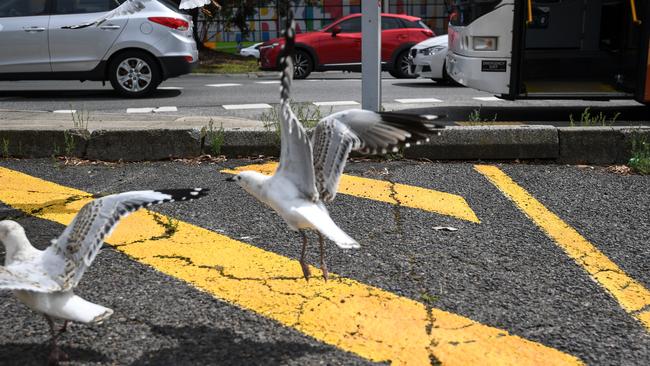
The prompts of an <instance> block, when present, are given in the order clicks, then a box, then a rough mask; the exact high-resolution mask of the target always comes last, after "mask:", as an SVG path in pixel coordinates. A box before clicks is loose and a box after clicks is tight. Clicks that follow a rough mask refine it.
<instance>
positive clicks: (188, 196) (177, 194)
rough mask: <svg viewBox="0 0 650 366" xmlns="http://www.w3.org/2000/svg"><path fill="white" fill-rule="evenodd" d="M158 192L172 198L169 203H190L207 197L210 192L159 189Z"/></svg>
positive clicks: (188, 189) (204, 190)
mask: <svg viewBox="0 0 650 366" xmlns="http://www.w3.org/2000/svg"><path fill="white" fill-rule="evenodd" d="M156 192H160V193H162V194H167V195H169V196H171V197H170V198H169V201H189V200H195V199H198V198H201V197H204V196H207V195H208V192H210V190H209V189H207V188H187V189H158V190H156Z"/></svg>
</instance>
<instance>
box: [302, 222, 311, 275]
mask: <svg viewBox="0 0 650 366" xmlns="http://www.w3.org/2000/svg"><path fill="white" fill-rule="evenodd" d="M300 235H302V253H301V254H300V267H302V274H303V275H304V276H305V280H307V281H309V276H311V273H309V265H307V262H305V252H306V251H307V235H305V231H304V230H300Z"/></svg>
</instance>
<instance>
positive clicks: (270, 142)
mask: <svg viewBox="0 0 650 366" xmlns="http://www.w3.org/2000/svg"><path fill="white" fill-rule="evenodd" d="M643 138H645V139H646V140H648V141H650V127H553V126H468V127H456V126H454V127H449V128H447V129H445V130H441V132H440V135H439V136H435V135H434V136H432V137H431V141H430V142H428V143H426V144H422V145H417V146H412V147H410V148H408V149H406V150H405V152H404V154H405V156H406V157H408V158H427V159H431V160H515V159H522V160H532V159H545V160H549V161H554V162H558V163H571V164H576V163H579V164H620V163H626V162H627V161H628V160H629V158H630V154H631V149H632V141H633V140H635V139H643ZM279 150H280V144H279V135H278V134H277V133H275V132H273V131H266V130H248V131H241V130H222V131H216V132H212V133H210V134H207V135H206V134H205V133H203V134H202V132H201V131H200V130H198V129H178V130H169V129H148V130H95V131H73V130H69V131H61V130H24V131H20V130H4V131H3V130H0V156H1V157H6V156H10V157H19V158H42V157H51V156H56V155H66V156H75V157H79V158H86V159H92V160H106V161H118V160H123V161H139V160H163V159H168V158H172V157H175V158H192V157H196V156H198V155H201V154H212V155H217V154H224V155H226V156H229V157H237V156H256V155H265V156H277V155H278V154H279Z"/></svg>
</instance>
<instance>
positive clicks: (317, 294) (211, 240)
mask: <svg viewBox="0 0 650 366" xmlns="http://www.w3.org/2000/svg"><path fill="white" fill-rule="evenodd" d="M0 181H2V186H1V187H0V201H2V202H4V203H6V204H7V205H10V206H13V207H15V208H18V209H21V210H23V211H26V212H28V213H31V214H33V215H34V216H37V217H40V218H45V219H48V220H51V221H55V222H58V223H60V224H63V225H67V224H69V223H70V222H71V221H72V219H73V217H74V215H75V214H76V213H77V211H78V210H79V209H80V208H81V206H82V205H83V204H85V203H86V202H88V201H89V200H90V198H89V195H88V194H87V193H86V192H83V191H80V190H77V189H73V188H68V187H64V186H61V185H58V184H55V183H51V182H47V181H44V180H42V179H39V178H35V177H31V176H29V175H26V174H23V173H20V172H16V171H12V170H9V169H5V168H0ZM70 197H76V198H77V200H73V199H70ZM163 219H165V218H164V217H163ZM27 231H28V235H29V228H27ZM164 231H165V230H164V228H162V227H161V226H160V225H159V224H157V223H156V221H155V220H154V218H153V216H152V214H151V213H149V212H147V211H145V210H140V211H138V212H136V213H134V214H133V215H131V216H129V217H127V218H126V219H124V220H123V222H122V223H121V224H120V225H118V227H117V229H116V230H115V232H114V233H113V234H112V235H111V237H110V238H109V240H108V241H107V242H108V243H109V244H111V245H114V246H115V247H117V248H118V249H119V250H120V251H122V252H124V253H126V254H127V255H129V256H131V257H133V258H134V259H136V260H138V261H140V262H141V263H144V264H148V265H150V266H152V267H154V268H155V269H157V270H159V271H161V272H163V273H166V274H168V275H171V276H174V277H176V278H179V279H181V280H184V281H187V282H189V283H190V284H192V285H194V286H195V287H197V288H199V289H201V290H203V291H206V292H208V293H210V294H212V295H214V296H215V297H217V298H220V299H222V300H224V301H227V302H229V303H231V304H234V305H237V306H240V307H242V308H245V309H248V310H251V311H254V312H256V313H258V314H261V315H263V316H265V317H268V318H271V319H274V320H276V321H277V322H279V323H281V324H283V325H285V326H290V327H293V328H295V329H297V330H299V331H301V332H303V333H305V334H307V335H309V336H312V337H314V338H315V339H317V340H319V341H322V342H325V343H329V344H332V345H334V346H336V347H339V348H340V349H343V350H345V351H349V352H353V353H356V354H358V355H360V356H362V357H365V358H367V359H369V360H372V361H390V362H391V363H392V364H393V365H426V364H429V363H430V362H431V361H432V360H433V359H434V358H435V359H437V360H439V361H440V362H441V363H442V364H443V365H541V364H545V365H582V362H581V361H580V360H579V359H578V358H576V357H574V356H571V355H568V354H565V353H562V352H560V351H558V350H555V349H553V348H550V347H547V346H544V345H542V344H539V343H535V342H532V341H529V340H526V339H523V338H521V337H518V336H516V335H511V334H509V333H508V332H507V331H505V330H500V329H497V328H493V327H489V326H486V325H483V324H480V323H478V322H475V321H473V320H471V319H468V318H465V317H462V316H460V315H456V314H452V313H449V312H446V311H443V310H440V309H436V308H428V307H427V306H425V305H424V304H421V303H419V302H416V301H414V300H411V299H408V298H404V297H400V296H397V295H395V294H392V293H390V292H386V291H383V290H381V289H378V288H376V287H372V286H369V285H366V284H363V283H360V282H357V281H354V280H351V279H347V278H342V277H339V276H336V275H333V276H332V279H331V280H330V281H329V282H323V281H322V279H320V278H313V279H312V280H310V281H309V282H306V281H305V280H304V279H303V278H302V272H301V270H300V266H299V265H298V262H297V261H295V260H292V259H289V258H286V257H283V256H281V255H278V254H275V253H272V252H268V251H264V250H262V249H259V248H257V247H255V246H252V245H249V244H246V243H242V242H239V241H236V240H233V239H231V238H229V237H227V236H224V235H220V234H217V233H214V232H211V231H209V230H206V229H203V228H200V227H197V226H194V225H190V224H188V223H185V222H179V224H178V229H177V231H176V232H175V233H174V234H173V235H171V236H170V237H168V238H164V237H163V238H160V236H161V235H163V233H164ZM153 237H158V238H157V239H155V240H152V239H151V238H153ZM296 244H297V243H296Z"/></svg>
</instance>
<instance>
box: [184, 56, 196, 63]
mask: <svg viewBox="0 0 650 366" xmlns="http://www.w3.org/2000/svg"><path fill="white" fill-rule="evenodd" d="M185 61H187V62H192V61H194V57H192V56H185Z"/></svg>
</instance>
